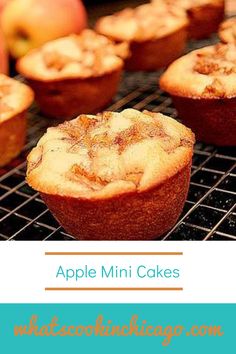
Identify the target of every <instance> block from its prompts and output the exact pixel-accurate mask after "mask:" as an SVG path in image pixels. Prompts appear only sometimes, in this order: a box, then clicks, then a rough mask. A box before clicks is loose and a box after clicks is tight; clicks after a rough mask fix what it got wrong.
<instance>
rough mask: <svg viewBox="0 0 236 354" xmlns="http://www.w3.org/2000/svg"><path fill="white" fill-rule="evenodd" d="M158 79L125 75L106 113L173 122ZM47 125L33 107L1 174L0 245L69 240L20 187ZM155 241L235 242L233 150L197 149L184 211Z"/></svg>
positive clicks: (152, 75)
mask: <svg viewBox="0 0 236 354" xmlns="http://www.w3.org/2000/svg"><path fill="white" fill-rule="evenodd" d="M213 40H214V39H213ZM211 43H212V41H211ZM206 44H209V41H204V42H195V43H194V42H193V43H192V44H191V47H190V48H191V49H193V48H196V47H200V46H204V45H206ZM158 75H160V73H126V74H125V75H124V78H123V82H122V85H121V87H120V90H119V93H118V95H117V96H116V98H115V99H114V102H113V104H112V105H111V106H110V107H109V108H108V109H110V110H114V111H120V110H123V109H125V108H130V107H133V108H136V109H139V110H143V109H148V110H150V111H155V112H162V113H164V114H166V115H169V116H171V117H173V118H176V119H178V117H177V113H176V111H175V109H174V107H173V106H172V102H171V99H170V97H168V95H166V94H165V93H164V92H163V91H161V90H160V88H159V87H158V86H157V82H158ZM52 124H56V123H55V122H53V121H51V120H48V119H46V118H44V117H43V116H41V114H40V112H39V110H38V108H37V107H36V106H34V107H32V109H31V111H30V114H29V127H28V138H27V143H26V145H25V147H24V150H23V152H22V153H21V155H20V156H19V157H18V158H17V159H15V160H14V161H12V162H11V163H10V164H9V165H8V166H6V167H4V168H3V169H0V240H10V241H12V240H50V241H51V240H73V237H72V236H70V235H69V234H67V233H66V232H65V231H64V230H63V229H62V228H61V227H60V225H59V224H58V222H57V221H56V220H55V219H54V217H53V216H52V215H51V213H50V211H49V210H48V209H47V207H46V206H45V204H44V203H43V201H42V200H41V198H40V196H39V194H38V193H36V192H35V191H33V190H32V189H31V188H30V187H29V186H28V185H27V184H26V182H25V170H26V161H25V159H26V156H27V154H28V153H29V151H30V150H31V148H32V147H33V146H34V145H35V144H36V143H37V141H38V139H39V138H40V137H41V136H42V134H43V133H44V132H45V130H46V128H47V127H48V126H49V125H52ZM159 239H162V240H236V148H217V147H215V146H211V145H205V144H203V143H200V142H198V143H197V144H196V146H195V153H194V157H193V167H192V177H191V183H190V190H189V194H188V197H187V201H186V204H185V207H184V211H183V213H182V215H181V217H180V219H179V221H178V222H177V224H176V225H175V227H174V228H172V230H171V231H169V232H168V233H167V234H166V235H164V236H163V237H162V238H159Z"/></svg>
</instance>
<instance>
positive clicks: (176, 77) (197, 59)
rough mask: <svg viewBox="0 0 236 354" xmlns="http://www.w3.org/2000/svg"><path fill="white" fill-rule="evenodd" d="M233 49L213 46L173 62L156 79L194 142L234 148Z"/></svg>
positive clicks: (235, 60) (235, 96)
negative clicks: (196, 140)
mask: <svg viewBox="0 0 236 354" xmlns="http://www.w3.org/2000/svg"><path fill="white" fill-rule="evenodd" d="M235 80H236V49H235V46H234V44H217V45H215V46H210V47H205V48H202V49H199V50H196V51H193V52H191V53H189V54H188V55H186V56H184V57H182V58H180V59H179V60H177V61H176V62H174V63H173V64H172V65H171V66H170V67H169V68H168V69H167V71H166V72H165V73H164V74H163V76H162V77H161V79H160V85H161V87H162V89H163V90H165V91H167V92H168V93H170V94H171V96H172V97H173V101H174V104H175V106H176V108H177V110H178V113H179V116H180V118H181V119H183V121H184V123H185V124H186V125H187V126H189V127H191V129H192V130H193V131H194V132H195V134H196V136H197V139H198V140H201V141H204V142H206V143H210V144H215V145H219V146H235V145H236V84H235V82H236V81H235Z"/></svg>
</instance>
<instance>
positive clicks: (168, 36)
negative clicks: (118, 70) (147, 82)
mask: <svg viewBox="0 0 236 354" xmlns="http://www.w3.org/2000/svg"><path fill="white" fill-rule="evenodd" d="M187 26H188V20H187V17H186V14H185V12H184V11H182V10H181V9H176V8H174V7H171V8H170V7H169V6H166V5H165V4H164V3H162V4H161V5H160V6H155V5H154V4H151V3H150V4H145V5H141V6H138V7H136V8H134V9H132V8H126V9H124V10H123V11H120V12H117V13H115V14H114V15H111V16H106V17H102V18H101V19H99V20H98V22H97V24H96V27H95V28H96V30H97V31H98V32H99V33H101V34H104V35H105V36H107V37H109V38H111V39H113V40H114V41H116V42H122V41H127V42H129V44H130V51H131V55H130V56H129V57H128V59H127V60H126V65H125V67H126V69H127V70H146V71H151V70H156V69H159V68H160V67H163V66H166V65H168V64H170V63H171V62H172V61H173V60H175V59H176V58H178V57H179V56H180V55H181V54H182V52H183V50H184V48H185V44H186V38H187Z"/></svg>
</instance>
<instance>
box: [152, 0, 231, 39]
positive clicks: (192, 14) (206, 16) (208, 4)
mask: <svg viewBox="0 0 236 354" xmlns="http://www.w3.org/2000/svg"><path fill="white" fill-rule="evenodd" d="M162 1H164V2H165V3H166V4H168V5H169V6H172V5H174V6H177V7H180V8H182V9H184V10H185V11H186V13H187V16H188V19H189V29H188V32H189V37H190V38H195V39H200V38H205V37H209V36H210V35H211V34H212V33H214V32H217V30H218V27H219V24H220V23H221V21H223V19H224V13H225V1H224V0H153V3H156V5H158V4H159V3H160V2H162Z"/></svg>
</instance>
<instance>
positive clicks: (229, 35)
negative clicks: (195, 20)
mask: <svg viewBox="0 0 236 354" xmlns="http://www.w3.org/2000/svg"><path fill="white" fill-rule="evenodd" d="M218 34H219V37H220V39H221V41H222V42H224V43H234V44H236V17H232V18H229V19H228V20H225V21H224V22H222V23H221V25H220V27H219V32H218Z"/></svg>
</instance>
